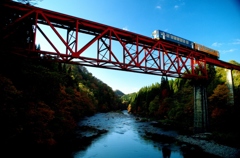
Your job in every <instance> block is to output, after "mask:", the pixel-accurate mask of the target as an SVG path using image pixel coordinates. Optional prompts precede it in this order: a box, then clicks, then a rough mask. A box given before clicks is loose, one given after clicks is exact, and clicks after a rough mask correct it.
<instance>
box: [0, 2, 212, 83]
mask: <svg viewBox="0 0 240 158" xmlns="http://www.w3.org/2000/svg"><path fill="white" fill-rule="evenodd" d="M4 7H5V8H6V9H7V10H8V12H7V14H6V15H5V16H4V19H2V20H4V29H3V41H4V42H5V43H6V44H9V43H12V45H13V46H14V47H16V48H17V47H18V46H19V47H21V48H22V47H23V45H24V44H26V45H27V46H26V47H25V48H26V49H25V52H26V50H27V52H29V53H32V54H34V52H35V53H38V54H39V56H40V57H44V56H48V57H51V58H54V59H55V60H57V61H59V62H65V63H73V64H80V65H85V66H93V67H101V68H107V69H115V70H123V71H131V72H138V73H146V74H152V75H159V76H169V77H175V78H178V77H181V78H203V79H206V78H207V69H206V55H205V54H202V53H199V52H197V51H194V50H192V49H188V48H185V47H182V46H179V45H176V44H173V43H169V42H166V41H161V40H154V39H152V38H150V37H146V36H143V35H139V34H136V33H133V32H129V31H126V30H122V29H118V28H115V27H111V26H107V25H103V24H100V23H96V22H92V21H88V20H85V19H81V18H77V17H73V16H69V15H65V14H61V13H57V12H53V11H49V10H46V9H41V8H37V7H33V6H28V5H23V4H19V3H15V2H12V3H6V4H5V5H4ZM46 27H47V29H46ZM24 30H25V31H24ZM46 30H47V31H46ZM49 31H51V33H52V34H54V36H55V38H52V35H50V34H49ZM62 32H64V33H62ZM14 34H15V35H16V34H17V35H20V36H19V38H20V39H21V40H20V41H16V39H14V37H15V36H13V35H14ZM86 35H88V37H90V38H88V40H86V38H85V36H86ZM38 36H41V37H42V38H43V39H44V40H45V41H46V42H47V43H48V45H49V46H50V47H51V50H36V47H35V45H36V41H37V39H38ZM23 41H24V42H23ZM56 41H58V42H56ZM82 41H85V43H84V44H83V43H82ZM14 42H15V43H14ZM18 43H19V44H18ZM40 44H41V43H40ZM59 44H60V45H61V46H62V47H60V46H59ZM92 48H94V49H92ZM115 48H118V49H115ZM15 51H16V50H15ZM18 51H19V50H18ZM92 52H93V53H92ZM18 53H19V52H18Z"/></svg>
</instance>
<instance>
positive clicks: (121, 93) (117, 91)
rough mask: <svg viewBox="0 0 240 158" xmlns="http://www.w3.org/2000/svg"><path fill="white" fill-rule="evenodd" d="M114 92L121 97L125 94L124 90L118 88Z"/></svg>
mask: <svg viewBox="0 0 240 158" xmlns="http://www.w3.org/2000/svg"><path fill="white" fill-rule="evenodd" d="M114 92H115V94H117V96H119V97H121V96H123V95H125V94H124V93H123V92H122V91H120V90H118V89H117V90H115V91H114Z"/></svg>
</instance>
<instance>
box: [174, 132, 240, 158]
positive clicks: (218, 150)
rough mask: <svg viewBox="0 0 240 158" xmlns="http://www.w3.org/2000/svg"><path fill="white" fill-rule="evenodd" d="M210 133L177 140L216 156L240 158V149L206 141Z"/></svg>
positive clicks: (182, 137) (180, 136)
mask: <svg viewBox="0 0 240 158" xmlns="http://www.w3.org/2000/svg"><path fill="white" fill-rule="evenodd" d="M206 134H208V133H202V134H197V135H192V136H185V135H179V136H177V137H176V140H178V141H181V142H185V143H189V144H192V145H197V146H199V147H200V148H202V149H203V151H204V152H207V153H210V154H214V155H216V156H219V157H223V158H239V157H240V149H236V148H232V147H229V146H225V145H221V144H218V143H216V142H214V141H211V140H204V138H205V135H206Z"/></svg>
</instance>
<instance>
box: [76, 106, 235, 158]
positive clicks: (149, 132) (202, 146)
mask: <svg viewBox="0 0 240 158" xmlns="http://www.w3.org/2000/svg"><path fill="white" fill-rule="evenodd" d="M130 118H131V119H130ZM128 119H130V120H131V121H130V120H128ZM132 120H135V121H132ZM154 124H156V122H154V121H150V120H148V119H144V121H143V119H141V118H139V117H135V116H133V115H130V114H128V113H127V112H126V111H125V112H123V113H122V112H109V113H100V114H96V115H95V116H94V117H88V118H86V119H85V120H83V121H82V122H81V123H80V124H79V125H80V126H82V127H84V128H85V129H87V130H81V131H82V133H81V135H82V136H83V137H84V139H85V140H88V139H87V138H88V137H89V138H90V137H91V138H96V137H97V136H100V135H102V134H104V133H107V132H108V131H114V132H115V133H118V134H124V133H126V132H128V131H129V129H130V127H131V128H134V130H135V131H137V132H138V133H139V135H141V136H142V137H146V138H148V139H151V140H152V141H159V142H161V144H162V145H164V144H177V145H179V146H180V149H181V150H182V152H185V151H186V150H185V149H187V152H188V153H189V152H192V153H194V154H193V155H195V156H194V157H199V158H200V157H201V156H199V155H201V154H202V153H208V154H205V155H204V156H202V157H211V158H238V157H239V153H240V151H239V149H235V148H232V147H228V146H224V145H220V144H218V143H216V142H214V141H212V140H208V139H206V138H207V135H208V134H209V133H205V134H198V135H180V134H178V133H177V132H176V131H174V130H168V129H162V128H161V127H158V126H155V125H154ZM88 127H90V128H89V129H88ZM94 128H95V129H96V130H94ZM90 141H92V140H90ZM175 149H176V148H175ZM160 150H161V149H160ZM184 150H185V151H184ZM190 157H191V156H190Z"/></svg>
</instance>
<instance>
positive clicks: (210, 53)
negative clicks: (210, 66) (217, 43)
mask: <svg viewBox="0 0 240 158" xmlns="http://www.w3.org/2000/svg"><path fill="white" fill-rule="evenodd" d="M194 49H195V50H198V51H200V52H204V53H206V54H207V55H208V56H210V57H213V58H219V52H218V51H217V50H214V49H211V48H208V47H206V46H204V45H201V44H198V43H196V42H194Z"/></svg>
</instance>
